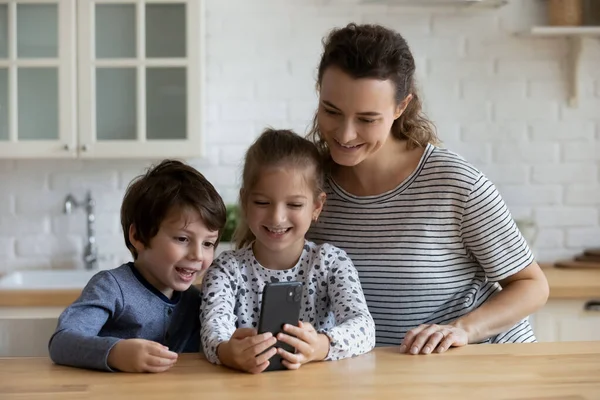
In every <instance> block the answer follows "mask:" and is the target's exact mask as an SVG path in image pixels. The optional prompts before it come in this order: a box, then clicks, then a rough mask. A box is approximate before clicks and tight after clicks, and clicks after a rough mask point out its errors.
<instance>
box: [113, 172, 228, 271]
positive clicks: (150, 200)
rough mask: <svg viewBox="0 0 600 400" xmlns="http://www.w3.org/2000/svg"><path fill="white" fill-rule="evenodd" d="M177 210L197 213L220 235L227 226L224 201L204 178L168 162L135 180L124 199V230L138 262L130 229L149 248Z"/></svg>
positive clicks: (209, 227)
mask: <svg viewBox="0 0 600 400" xmlns="http://www.w3.org/2000/svg"><path fill="white" fill-rule="evenodd" d="M173 209H176V210H182V211H185V210H193V211H195V212H197V213H198V215H200V218H201V219H202V222H203V223H204V225H206V227H207V228H208V229H209V230H211V231H219V235H220V234H221V232H222V229H223V227H224V226H225V219H226V211H225V204H224V203H223V199H222V198H221V196H220V195H219V193H217V191H216V189H215V188H214V186H213V185H212V184H211V183H210V182H209V181H208V180H207V179H206V178H205V177H204V175H202V174H201V173H200V172H198V171H197V170H196V169H194V168H192V167H191V166H189V165H187V164H184V163H183V162H181V161H176V160H164V161H162V162H161V163H160V164H158V165H156V166H155V167H151V168H150V169H148V171H147V172H146V173H145V174H144V175H140V176H138V177H136V178H135V179H133V180H132V181H131V183H130V184H129V186H128V187H127V191H126V192H125V197H124V198H123V203H122V205H121V227H122V228H123V236H124V237H125V244H126V245H127V248H128V249H129V251H130V252H131V254H132V255H133V259H134V260H135V259H137V251H136V250H135V248H134V247H133V244H132V243H131V242H130V240H129V227H130V226H131V225H134V226H135V234H136V239H137V240H139V241H140V242H142V243H143V244H144V246H146V247H149V246H150V240H151V239H152V238H153V237H154V236H156V234H157V233H158V230H159V228H160V225H161V223H162V222H163V220H164V219H165V218H166V217H167V215H168V214H169V212H170V211H171V210H173ZM217 244H218V241H217V243H215V246H216V245H217Z"/></svg>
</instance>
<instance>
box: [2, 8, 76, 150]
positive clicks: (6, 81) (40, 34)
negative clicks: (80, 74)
mask: <svg viewBox="0 0 600 400" xmlns="http://www.w3.org/2000/svg"><path fill="white" fill-rule="evenodd" d="M74 27H75V0H11V1H6V0H2V1H0V157H9V158H37V157H74V156H76V154H77V152H76V134H75V128H76V123H75V115H76V114H75V112H76V110H75V93H74V88H75V78H74V76H75V68H74V67H75V57H74V52H75V29H74Z"/></svg>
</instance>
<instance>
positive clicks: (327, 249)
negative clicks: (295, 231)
mask: <svg viewBox="0 0 600 400" xmlns="http://www.w3.org/2000/svg"><path fill="white" fill-rule="evenodd" d="M304 249H305V250H306V251H307V252H309V254H310V256H311V257H310V259H311V260H315V261H316V260H329V261H333V260H341V261H344V260H349V259H350V257H349V256H348V254H346V252H345V251H344V250H342V249H340V248H339V247H336V246H334V245H332V244H331V243H321V244H317V243H314V242H311V241H309V240H306V241H305V244H304Z"/></svg>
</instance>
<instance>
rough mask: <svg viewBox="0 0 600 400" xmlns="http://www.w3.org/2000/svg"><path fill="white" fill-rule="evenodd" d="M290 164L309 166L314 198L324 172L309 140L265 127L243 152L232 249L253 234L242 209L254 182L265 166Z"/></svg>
mask: <svg viewBox="0 0 600 400" xmlns="http://www.w3.org/2000/svg"><path fill="white" fill-rule="evenodd" d="M272 167H293V168H300V169H309V170H311V172H312V179H311V180H310V181H309V182H308V183H309V184H310V185H312V189H313V191H314V195H315V199H316V198H317V196H319V195H320V194H321V193H322V192H323V185H324V183H325V174H324V168H323V162H322V158H321V155H320V154H319V150H318V149H317V147H316V146H315V145H314V143H312V142H311V141H309V140H307V139H305V138H303V137H301V136H299V135H297V134H296V133H294V132H293V131H291V130H275V129H266V130H265V131H264V132H263V133H262V134H261V135H260V136H259V137H258V139H256V141H255V142H254V143H253V144H252V145H251V146H250V147H249V148H248V151H246V158H245V161H244V170H243V173H242V187H241V188H240V208H241V210H242V212H241V213H240V214H241V215H240V221H239V223H238V225H237V228H236V230H235V232H234V234H233V239H234V240H235V244H236V248H238V249H240V248H242V247H244V246H246V245H248V244H250V243H251V242H252V241H253V240H254V239H255V237H254V234H253V233H252V231H251V230H250V228H249V227H248V223H247V222H246V217H245V213H246V212H245V210H246V202H247V201H248V194H249V192H250V191H251V190H252V188H253V187H254V185H256V183H257V182H258V180H259V178H260V174H261V172H262V171H263V169H265V168H272Z"/></svg>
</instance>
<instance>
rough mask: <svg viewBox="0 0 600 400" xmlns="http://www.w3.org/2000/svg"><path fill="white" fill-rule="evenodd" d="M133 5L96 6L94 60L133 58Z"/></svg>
mask: <svg viewBox="0 0 600 400" xmlns="http://www.w3.org/2000/svg"><path fill="white" fill-rule="evenodd" d="M135 29H136V23H135V4H96V58H135V57H136V47H135V39H136V34H135Z"/></svg>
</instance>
